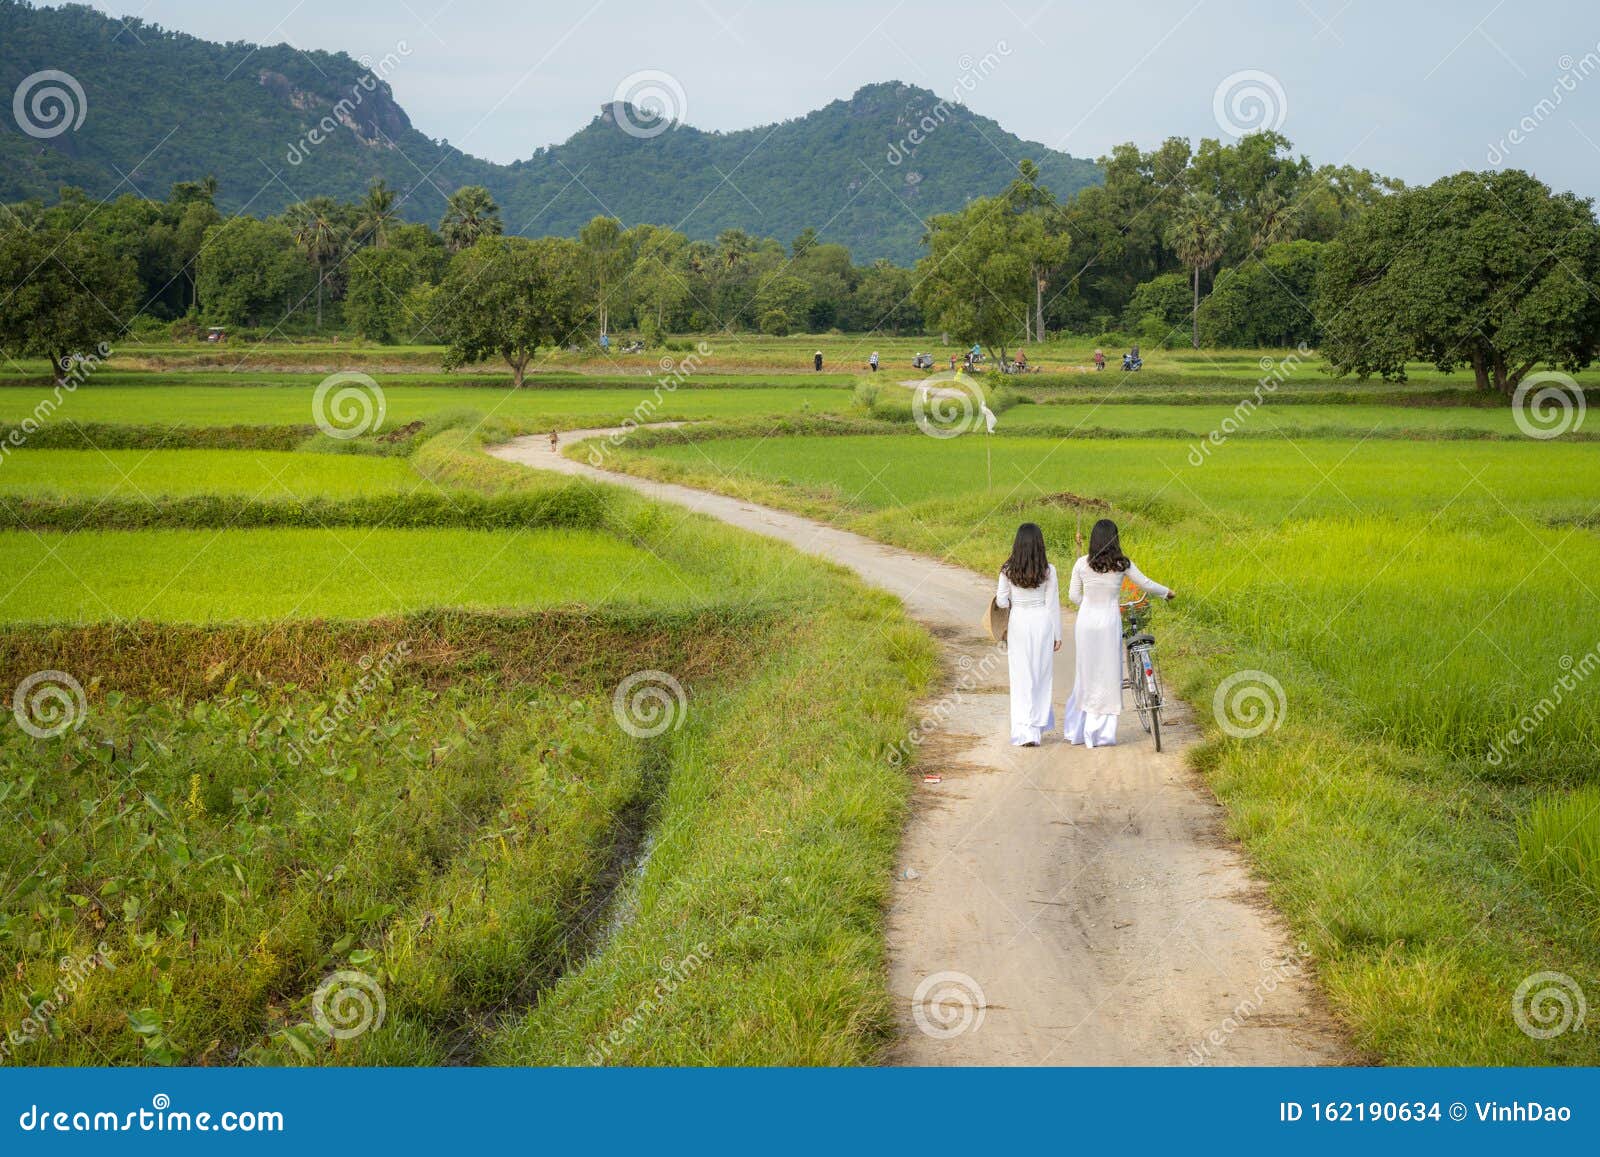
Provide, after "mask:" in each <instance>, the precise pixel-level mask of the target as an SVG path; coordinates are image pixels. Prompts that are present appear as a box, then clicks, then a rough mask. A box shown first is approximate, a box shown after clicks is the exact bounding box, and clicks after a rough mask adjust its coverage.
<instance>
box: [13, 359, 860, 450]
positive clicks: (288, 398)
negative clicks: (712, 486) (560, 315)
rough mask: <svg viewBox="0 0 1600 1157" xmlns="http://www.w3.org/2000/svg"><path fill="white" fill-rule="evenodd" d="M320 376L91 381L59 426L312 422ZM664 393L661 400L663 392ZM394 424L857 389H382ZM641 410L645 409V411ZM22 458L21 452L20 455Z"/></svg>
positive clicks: (596, 418)
mask: <svg viewBox="0 0 1600 1157" xmlns="http://www.w3.org/2000/svg"><path fill="white" fill-rule="evenodd" d="M320 380H321V379H320V378H318V377H315V376H309V375H307V376H302V378H301V380H299V381H297V382H295V383H294V384H291V385H281V386H278V385H252V384H250V379H249V378H245V377H243V376H241V380H240V381H239V383H238V384H236V385H214V386H191V385H172V384H165V385H130V386H123V385H104V386H103V385H100V384H99V383H97V382H91V383H90V384H88V385H85V386H83V387H81V388H80V389H78V390H77V391H76V392H75V393H72V394H70V395H68V396H66V397H65V398H64V399H63V400H62V402H61V404H60V406H59V408H57V409H55V410H54V416H53V417H52V418H51V419H50V421H52V422H63V421H72V422H78V423H118V424H140V425H161V424H165V425H174V426H310V425H311V424H312V423H313V422H314V421H315V415H314V414H313V413H312V396H313V394H314V392H315V390H316V386H317V383H318V382H319V381H320ZM658 389H659V397H658V396H657V391H658ZM383 392H384V404H385V419H384V422H383V425H382V426H381V427H380V428H381V429H385V430H390V429H394V428H395V427H397V426H403V425H406V424H408V423H410V422H415V421H423V420H427V419H429V418H434V417H437V416H439V415H441V414H449V413H454V412H459V411H461V410H463V409H471V410H475V411H477V412H478V413H480V414H482V415H484V416H485V417H488V418H491V419H493V420H495V421H497V422H500V423H503V424H507V425H510V426H512V427H514V428H516V429H519V430H549V429H553V428H554V429H563V430H565V429H574V428H578V427H581V426H585V425H596V424H598V425H606V424H611V423H618V422H623V421H626V420H629V419H634V420H639V419H640V418H644V419H646V420H653V421H665V420H669V419H703V418H737V417H743V416H748V415H752V414H769V413H772V414H783V413H795V412H801V411H804V410H807V409H810V410H812V411H819V412H820V411H828V410H832V411H840V410H844V409H846V408H848V407H849V404H850V394H849V392H848V390H846V389H843V388H840V387H825V386H820V387H814V386H809V385H807V386H805V387H750V388H746V389H703V388H697V387H696V386H695V384H694V383H693V381H692V379H691V381H690V382H688V383H686V384H683V385H680V386H678V387H677V388H676V389H668V388H665V387H658V385H657V384H656V383H655V382H653V381H652V380H651V379H648V378H643V377H641V378H640V379H639V380H638V382H637V383H636V384H634V385H632V386H629V387H626V388H605V389H538V388H536V387H535V388H527V389H522V390H513V389H510V388H508V387H500V388H495V387H489V386H482V387H460V388H453V387H445V386H405V385H384V387H383ZM51 394H52V390H51V388H50V387H48V386H39V387H37V388H28V387H20V386H19V387H7V388H3V389H0V425H3V424H6V423H20V422H22V421H23V419H25V418H27V417H29V416H30V415H32V414H33V413H34V411H35V409H36V408H37V407H38V405H39V404H40V402H41V400H44V399H48V398H49V397H50V396H51ZM641 407H643V408H642V409H641ZM12 457H15V454H13V455H12Z"/></svg>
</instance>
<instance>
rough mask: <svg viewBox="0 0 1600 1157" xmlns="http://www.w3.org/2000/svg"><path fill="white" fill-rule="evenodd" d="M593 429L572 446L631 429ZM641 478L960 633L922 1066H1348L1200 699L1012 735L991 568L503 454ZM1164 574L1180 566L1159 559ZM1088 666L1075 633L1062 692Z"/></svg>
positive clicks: (904, 923)
mask: <svg viewBox="0 0 1600 1157" xmlns="http://www.w3.org/2000/svg"><path fill="white" fill-rule="evenodd" d="M613 432H614V431H612V430H579V431H572V432H570V433H568V434H566V435H564V436H563V441H564V442H568V443H571V442H574V441H577V440H580V439H584V438H592V437H601V436H606V435H609V434H612V433H613ZM491 453H493V454H494V455H495V456H497V457H499V458H503V459H505V460H507V461H511V462H519V463H522V464H524V465H527V466H532V467H537V468H539V469H542V470H554V471H559V472H561V473H564V474H571V475H577V476H581V477H586V478H593V479H603V480H604V481H607V482H610V483H613V484H616V485H621V486H628V487H631V488H632V489H634V490H637V491H640V492H641V493H643V494H646V495H648V496H649V497H651V498H655V499H659V500H661V501H664V502H671V503H676V504H678V505H680V506H684V507H688V508H689V509H691V510H694V511H697V512H699V513H702V514H706V515H709V516H711V517H712V518H716V519H720V520H721V521H723V522H726V523H729V524H731V525H733V526H738V527H741V528H743V529H745V530H751V531H754V532H756V533H757V534H764V535H767V536H769V537H772V538H777V539H781V540H783V541H784V542H787V543H789V544H790V545H791V546H794V547H796V548H798V549H800V550H803V551H806V552H808V553H811V554H816V555H821V556H823V557H825V558H828V559H831V560H833V561H834V562H837V563H840V564H842V565H844V566H847V567H849V568H851V569H852V570H854V571H855V572H856V573H857V574H859V575H861V577H862V578H864V579H865V580H866V581H868V582H870V583H872V584H873V585H874V586H877V587H880V588H882V589H884V590H887V591H889V592H890V593H892V594H894V595H895V596H897V597H898V598H900V599H901V600H902V601H903V602H904V604H905V606H906V608H907V610H908V612H909V613H910V614H911V616H912V617H913V618H915V619H916V620H917V621H918V622H920V623H922V624H923V625H924V626H926V627H927V628H928V629H929V630H931V631H932V632H933V633H934V635H936V636H937V637H938V639H939V640H940V642H941V643H942V645H943V648H944V652H945V656H946V659H947V662H948V668H949V672H950V676H949V679H948V681H947V683H948V686H947V687H946V689H945V692H944V694H942V695H941V696H940V697H938V698H937V699H934V700H931V701H929V703H927V704H925V705H924V709H925V711H926V712H927V713H928V718H929V719H931V720H933V721H934V722H933V725H932V726H930V727H928V728H927V729H926V734H925V735H920V736H919V746H918V753H917V762H918V769H919V771H921V772H925V773H926V772H932V773H937V774H938V775H940V776H942V782H940V783H937V784H923V783H921V782H920V780H919V784H918V789H917V790H918V793H919V796H918V800H917V801H916V806H915V807H914V809H913V812H912V818H911V820H910V823H909V825H908V827H907V830H906V834H905V839H904V842H903V844H902V846H901V862H900V870H899V873H898V874H897V881H896V885H895V896H894V901H893V905H892V908H891V912H890V924H889V954H890V984H891V987H892V991H893V992H894V993H895V994H896V997H897V1001H898V1004H899V1007H900V1012H901V1019H902V1032H901V1034H900V1042H899V1044H898V1046H897V1048H896V1050H895V1052H894V1056H893V1059H894V1060H895V1062H896V1063H900V1064H907V1065H1179V1064H1223V1065H1316V1064H1338V1063H1343V1062H1345V1061H1347V1060H1349V1051H1348V1047H1347V1045H1346V1044H1345V1041H1344V1038H1343V1034H1342V1033H1341V1032H1340V1030H1339V1028H1338V1026H1337V1025H1336V1024H1335V1022H1333V1021H1332V1019H1331V1018H1330V1017H1329V1016H1328V1015H1327V1014H1326V1013H1325V1012H1324V1011H1323V1009H1322V1006H1321V1003H1320V1000H1319V998H1318V995H1317V992H1316V989H1315V985H1314V983H1313V981H1312V979H1311V977H1310V975H1309V967H1310V963H1309V962H1308V961H1307V960H1305V958H1304V957H1303V956H1302V955H1301V953H1300V952H1299V951H1298V950H1297V949H1296V947H1295V945H1294V944H1293V943H1292V942H1291V940H1290V937H1289V935H1288V933H1287V931H1286V930H1285V928H1284V927H1283V924H1282V922H1281V921H1280V920H1279V919H1278V918H1277V917H1276V915H1275V914H1274V913H1273V911H1272V909H1271V907H1270V906H1269V904H1268V903H1267V900H1266V897H1265V893H1264V889H1263V888H1262V886H1261V885H1260V883H1259V882H1258V881H1256V880H1255V879H1253V878H1252V876H1251V875H1250V872H1249V870H1248V868H1247V866H1246V864H1245V861H1244V859H1243V856H1242V854H1241V852H1240V851H1239V849H1238V848H1237V846H1236V845H1234V844H1233V843H1232V842H1231V841H1230V840H1228V839H1227V837H1226V836H1225V834H1224V832H1223V826H1222V813H1221V809H1220V808H1219V807H1218V805H1217V804H1216V802H1215V801H1214V800H1213V799H1212V797H1211V796H1210V794H1209V793H1208V792H1207V791H1206V790H1205V788H1204V787H1203V785H1201V784H1200V783H1199V781H1198V780H1197V779H1196V777H1195V776H1194V774H1193V773H1192V772H1190V771H1189V770H1188V768H1187V767H1186V766H1185V764H1184V761H1183V754H1182V752H1183V748H1184V747H1185V746H1187V745H1188V744H1189V743H1190V742H1192V741H1193V738H1194V736H1195V734H1196V732H1195V729H1194V727H1193V725H1192V723H1191V721H1190V720H1189V719H1187V718H1186V717H1185V715H1184V714H1183V713H1182V711H1181V710H1180V711H1179V712H1178V713H1177V715H1176V717H1175V718H1174V719H1172V720H1171V723H1170V724H1169V729H1168V734H1167V735H1165V736H1164V737H1163V738H1164V740H1165V742H1164V744H1163V746H1164V747H1165V748H1166V750H1165V751H1164V752H1162V753H1160V754H1157V753H1156V751H1155V750H1154V748H1153V746H1152V745H1151V743H1150V741H1149V739H1148V737H1147V736H1146V735H1145V734H1144V733H1143V732H1142V731H1141V730H1140V728H1139V723H1138V719H1137V716H1135V715H1134V714H1133V713H1132V712H1131V711H1130V712H1129V713H1128V714H1126V715H1124V716H1123V720H1122V729H1121V736H1120V738H1121V740H1122V743H1121V745H1119V746H1117V747H1112V748H1102V749H1099V750H1095V751H1088V750H1085V749H1083V748H1076V747H1071V746H1069V745H1067V744H1065V743H1063V742H1062V741H1061V739H1060V735H1059V732H1058V733H1057V734H1056V735H1055V736H1054V737H1052V738H1050V739H1047V740H1046V742H1045V744H1044V746H1042V747H1039V748H1014V747H1012V746H1010V744H1009V743H1008V742H1007V727H1008V723H1007V720H1008V713H1007V699H1006V667H1005V659H1004V656H1003V655H1000V654H998V652H997V651H996V650H995V648H994V647H993V645H992V644H990V642H989V640H988V638H987V636H984V635H982V634H981V633H980V629H979V618H980V615H981V613H982V610H983V608H984V607H985V606H986V605H987V600H988V598H989V597H990V595H991V594H992V593H993V591H994V583H993V580H992V579H990V578H988V577H986V576H983V575H978V574H974V573H973V572H971V571H969V570H966V569H964V568H960V567H955V566H950V565H947V564H944V563H940V562H937V561H935V560H933V559H930V558H926V557H924V556H921V555H917V554H912V553H910V552H908V551H903V550H898V549H895V548H892V547H887V546H884V545H882V544H880V543H877V542H873V541H872V540H870V539H866V538H862V537H861V536H859V535H855V534H851V533H849V532H846V531H842V530H838V529H835V528H833V527H831V526H828V525H826V524H824V523H821V522H817V521H814V520H812V519H808V518H803V517H800V516H798V515H794V514H788V513H785V512H782V511H777V510H772V509H769V508H766V507H761V506H756V505H754V504H752V503H749V502H744V501H741V500H739V499H735V498H729V497H725V496H722V495H717V494H709V493H706V492H704V491H699V490H694V489H690V488H688V487H683V486H676V485H671V484H667V483H660V482H654V481H650V480H647V479H642V478H635V477H631V476H628V475H624V474H617V473H611V472H607V471H603V470H597V469H594V468H592V467H590V466H588V465H586V464H583V463H580V462H575V461H573V460H571V459H568V458H566V457H564V456H562V455H560V454H559V453H555V452H553V451H552V450H551V448H550V446H549V443H548V440H547V439H545V438H541V437H532V438H520V439H517V440H515V441H512V442H509V443H507V444H505V445H503V446H500V447H497V448H495V449H494V450H492V451H491ZM1157 577H1159V578H1167V579H1169V581H1170V579H1171V576H1163V575H1160V574H1159V572H1158V574H1157ZM1071 681H1072V644H1071V631H1070V628H1069V630H1068V632H1067V645H1066V646H1065V647H1063V648H1062V651H1061V653H1060V654H1059V656H1058V657H1057V664H1056V695H1055V698H1056V703H1057V708H1058V711H1059V707H1060V704H1061V703H1062V701H1063V700H1065V698H1066V695H1067V692H1068V691H1069V690H1070V688H1071Z"/></svg>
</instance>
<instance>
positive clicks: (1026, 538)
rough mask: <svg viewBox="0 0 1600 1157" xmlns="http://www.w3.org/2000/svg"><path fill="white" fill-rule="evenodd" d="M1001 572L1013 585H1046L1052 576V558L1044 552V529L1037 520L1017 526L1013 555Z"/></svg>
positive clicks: (1032, 586) (1030, 587)
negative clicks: (1041, 528)
mask: <svg viewBox="0 0 1600 1157" xmlns="http://www.w3.org/2000/svg"><path fill="white" fill-rule="evenodd" d="M1000 573H1001V574H1003V575H1005V576H1006V578H1008V579H1010V580H1011V585H1012V586H1018V587H1026V588H1028V589H1029V590H1032V589H1033V588H1034V587H1041V586H1043V585H1044V581H1045V579H1047V578H1049V577H1050V560H1049V559H1048V558H1046V557H1045V553H1044V531H1042V530H1040V529H1039V524H1038V523H1036V522H1024V523H1023V524H1022V525H1021V526H1019V527H1017V537H1016V540H1015V541H1013V542H1012V544H1011V557H1010V558H1008V559H1006V564H1005V565H1004V566H1003V567H1001V568H1000Z"/></svg>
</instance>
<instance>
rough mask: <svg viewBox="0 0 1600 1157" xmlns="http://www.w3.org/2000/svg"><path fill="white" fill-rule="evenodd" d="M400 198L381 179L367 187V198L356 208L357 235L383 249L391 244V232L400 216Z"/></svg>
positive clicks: (363, 198)
mask: <svg viewBox="0 0 1600 1157" xmlns="http://www.w3.org/2000/svg"><path fill="white" fill-rule="evenodd" d="M399 200H400V199H399V198H398V197H397V196H395V192H394V190H393V189H391V188H389V186H388V184H387V183H386V182H385V181H384V180H383V179H382V178H381V177H380V178H379V179H378V180H375V181H373V182H372V183H371V184H370V185H368V186H367V193H366V196H364V197H362V198H361V203H360V204H359V205H357V206H356V233H357V235H358V236H359V237H360V238H361V239H362V240H363V241H367V242H370V243H371V244H372V245H374V246H376V247H377V248H379V249H382V248H383V247H384V246H385V245H387V244H388V243H389V230H390V229H391V228H392V226H393V222H394V220H395V218H396V217H397V216H398V215H399V210H398V204H399Z"/></svg>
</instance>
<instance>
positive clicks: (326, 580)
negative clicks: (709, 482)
mask: <svg viewBox="0 0 1600 1157" xmlns="http://www.w3.org/2000/svg"><path fill="white" fill-rule="evenodd" d="M697 597H703V596H697V594H696V592H695V591H693V590H692V589H691V590H686V589H685V587H684V585H683V583H682V581H681V575H680V573H679V571H677V570H675V569H674V568H671V567H669V566H668V565H667V564H665V563H663V562H662V561H660V560H659V559H657V558H656V557H654V556H653V555H651V554H650V553H648V552H647V551H644V550H641V549H639V548H637V547H634V546H629V545H628V544H626V543H624V542H620V541H618V540H617V539H615V538H613V537H611V536H610V535H605V534H601V533H597V532H593V531H557V530H539V531H528V532H524V533H507V532H494V531H474V530H384V529H374V528H370V527H350V528H341V529H338V530H299V529H295V530H220V531H218V530H152V531H136V532H116V531H104V532H85V533H81V534H70V535H58V534H35V533H30V532H23V531H11V532H6V533H4V534H0V622H12V623H19V622H38V623H78V622H99V621H104V620H118V619H158V620H161V621H165V622H183V623H188V622H218V621H240V622H259V621H263V620H276V619H284V618H295V617H298V618H343V619H353V618H371V617H373V616H377V615H396V614H404V613H407V612H411V611H418V610H423V609H426V608H431V607H449V606H458V607H515V608H521V609H531V608H538V607H549V606H557V605H561V604H566V603H587V604H596V603H601V602H606V603H616V602H622V603H634V604H638V605H640V606H658V607H659V606H681V605H683V604H685V603H687V602H692V601H694V600H695V599H696V598H697Z"/></svg>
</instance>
